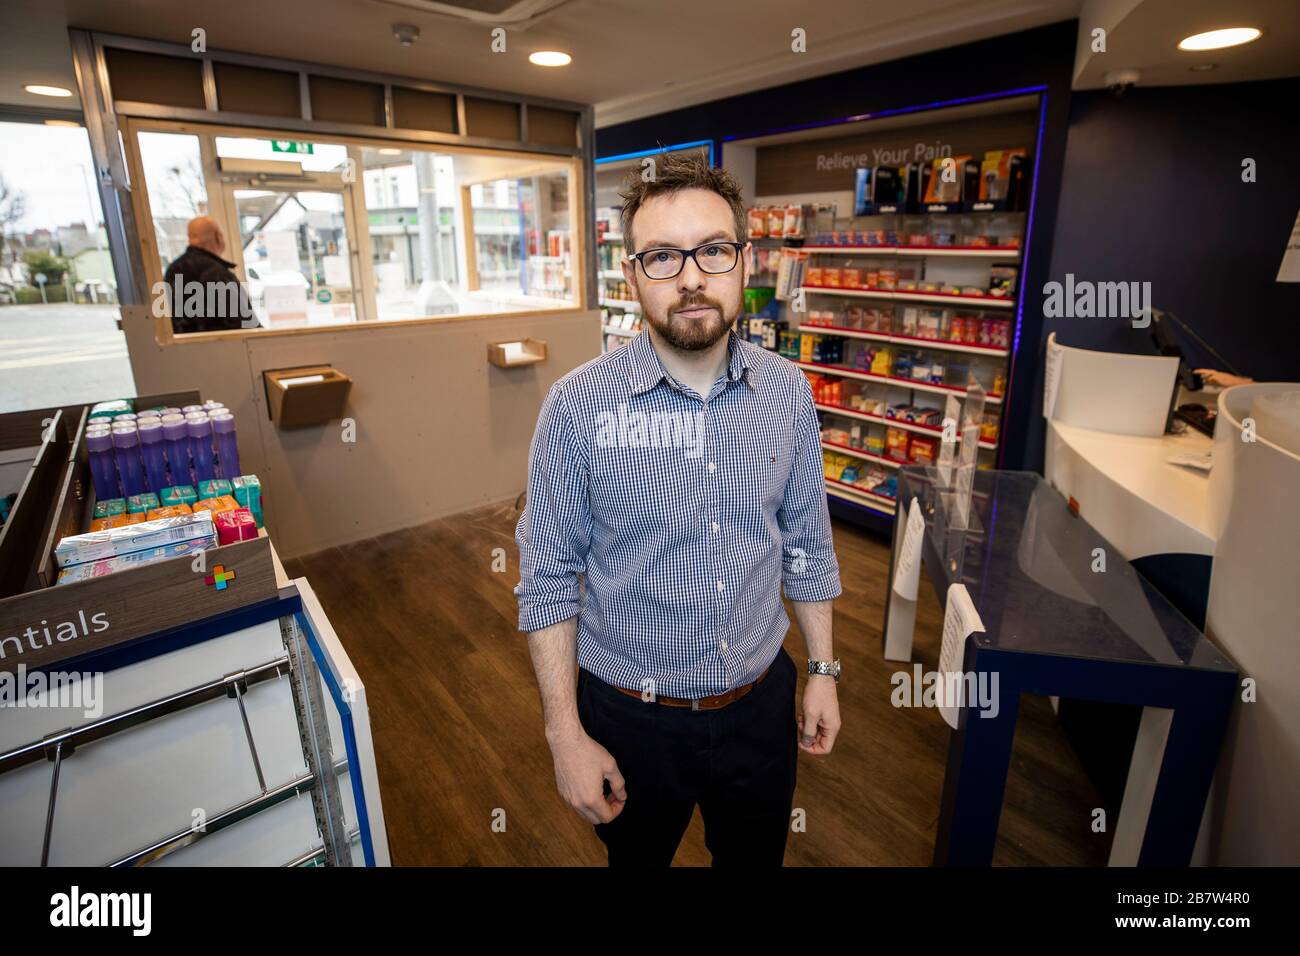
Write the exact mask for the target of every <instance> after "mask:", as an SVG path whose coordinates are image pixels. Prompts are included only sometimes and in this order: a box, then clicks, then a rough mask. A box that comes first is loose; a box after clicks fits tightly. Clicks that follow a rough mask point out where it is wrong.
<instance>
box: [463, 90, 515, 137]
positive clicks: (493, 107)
mask: <svg viewBox="0 0 1300 956" xmlns="http://www.w3.org/2000/svg"><path fill="white" fill-rule="evenodd" d="M465 133H466V135H467V136H482V137H486V138H487V139H505V140H511V141H512V142H513V141H518V139H519V105H518V104H517V103H506V102H504V101H502V100H481V99H478V98H476V97H473V96H467V97H465Z"/></svg>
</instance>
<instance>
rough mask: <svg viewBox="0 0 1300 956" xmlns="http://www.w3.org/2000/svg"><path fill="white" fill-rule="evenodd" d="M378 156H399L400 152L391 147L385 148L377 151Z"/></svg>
mask: <svg viewBox="0 0 1300 956" xmlns="http://www.w3.org/2000/svg"><path fill="white" fill-rule="evenodd" d="M379 155H380V156H401V155H402V151H401V150H400V149H393V148H392V147H391V146H385V147H384V148H383V149H381V150H380V151H379Z"/></svg>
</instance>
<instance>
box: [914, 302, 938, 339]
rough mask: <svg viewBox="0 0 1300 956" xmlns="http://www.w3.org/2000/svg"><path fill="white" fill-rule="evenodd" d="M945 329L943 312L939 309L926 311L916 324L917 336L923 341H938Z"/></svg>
mask: <svg viewBox="0 0 1300 956" xmlns="http://www.w3.org/2000/svg"><path fill="white" fill-rule="evenodd" d="M942 328H943V312H941V311H939V310H938V309H925V310H923V311H922V312H921V314H920V317H919V318H918V320H917V324H916V334H917V335H918V336H920V337H921V338H923V339H937V338H939V332H940V330H941V329H942Z"/></svg>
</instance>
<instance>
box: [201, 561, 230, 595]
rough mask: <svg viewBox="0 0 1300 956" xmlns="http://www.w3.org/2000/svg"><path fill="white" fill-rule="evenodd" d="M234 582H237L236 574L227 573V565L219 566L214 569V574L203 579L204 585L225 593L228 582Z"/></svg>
mask: <svg viewBox="0 0 1300 956" xmlns="http://www.w3.org/2000/svg"><path fill="white" fill-rule="evenodd" d="M233 580H235V572H234V571H233V570H231V571H227V570H226V567H225V565H223V564H218V565H217V566H216V567H214V568H213V569H212V573H211V574H209V575H208V576H207V577H205V578H204V579H203V583H204V584H211V585H213V586H214V587H216V589H217V590H218V591H224V590H225V589H226V587H227V582H230V581H233Z"/></svg>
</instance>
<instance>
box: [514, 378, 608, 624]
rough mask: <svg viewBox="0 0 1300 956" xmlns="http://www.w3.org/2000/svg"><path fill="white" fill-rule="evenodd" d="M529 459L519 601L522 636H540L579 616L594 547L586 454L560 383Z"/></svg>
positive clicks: (519, 529)
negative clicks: (584, 576)
mask: <svg viewBox="0 0 1300 956" xmlns="http://www.w3.org/2000/svg"><path fill="white" fill-rule="evenodd" d="M528 457H529V460H528V498H527V503H526V504H525V506H524V512H523V514H522V515H520V516H519V523H518V525H517V526H516V527H515V542H516V543H517V544H518V545H519V583H518V584H517V585H515V597H516V598H517V599H518V601H519V630H521V631H540V630H541V629H542V628H545V627H550V626H551V625H552V624H558V623H559V622H561V621H565V620H568V619H569V618H571V617H573V616H574V615H576V614H577V613H578V609H579V586H578V575H579V574H582V573H583V572H585V571H586V566H587V551H588V548H589V547H590V543H591V507H590V502H589V499H588V494H587V456H586V450H585V449H584V448H583V446H582V442H581V441H580V440H579V438H578V435H577V432H576V430H575V428H574V423H573V418H572V416H571V415H570V414H569V410H568V407H567V405H566V404H565V401H564V393H563V390H562V388H561V384H560V383H557V384H556V385H554V386H552V388H551V390H550V392H549V393H548V394H547V396H546V400H545V401H544V402H543V403H542V410H541V413H540V414H539V415H538V417H537V431H536V432H535V433H534V434H533V443H532V446H531V449H530V451H529V456H528Z"/></svg>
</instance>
